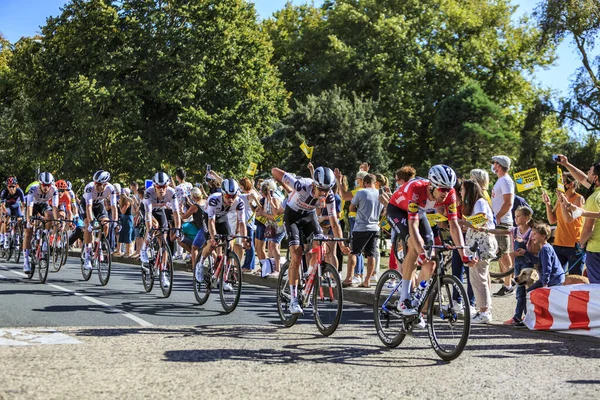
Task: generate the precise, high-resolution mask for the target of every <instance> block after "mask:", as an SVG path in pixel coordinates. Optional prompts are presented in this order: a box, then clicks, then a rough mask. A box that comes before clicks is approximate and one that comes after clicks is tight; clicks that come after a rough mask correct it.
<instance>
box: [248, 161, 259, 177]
mask: <svg viewBox="0 0 600 400" xmlns="http://www.w3.org/2000/svg"><path fill="white" fill-rule="evenodd" d="M257 167H258V164H256V163H253V162H251V163H250V165H248V169H247V170H246V175H248V176H254V175H256V168H257Z"/></svg>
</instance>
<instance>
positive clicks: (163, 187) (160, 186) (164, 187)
mask: <svg viewBox="0 0 600 400" xmlns="http://www.w3.org/2000/svg"><path fill="white" fill-rule="evenodd" d="M156 188H157V189H166V188H167V185H156Z"/></svg>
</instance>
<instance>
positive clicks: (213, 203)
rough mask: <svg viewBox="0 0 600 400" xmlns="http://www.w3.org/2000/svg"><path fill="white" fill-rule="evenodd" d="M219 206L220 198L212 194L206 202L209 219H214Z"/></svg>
mask: <svg viewBox="0 0 600 400" xmlns="http://www.w3.org/2000/svg"><path fill="white" fill-rule="evenodd" d="M218 206H219V199H218V198H217V197H213V196H210V197H209V198H208V201H207V202H206V215H207V216H208V218H209V219H214V218H215V216H216V215H217V207H218Z"/></svg>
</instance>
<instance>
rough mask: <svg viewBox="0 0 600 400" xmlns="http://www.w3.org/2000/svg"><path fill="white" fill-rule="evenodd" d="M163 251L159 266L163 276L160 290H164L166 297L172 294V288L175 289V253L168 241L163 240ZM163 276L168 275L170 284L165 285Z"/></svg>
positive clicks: (167, 278)
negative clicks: (173, 253)
mask: <svg viewBox="0 0 600 400" xmlns="http://www.w3.org/2000/svg"><path fill="white" fill-rule="evenodd" d="M162 251H163V254H162V257H161V265H159V266H158V271H159V275H160V277H161V282H160V290H162V294H163V296H164V298H165V299H166V298H167V297H169V296H170V295H171V290H173V255H172V254H171V249H170V248H169V245H168V244H167V242H166V241H163V248H162ZM163 276H166V280H167V282H168V283H169V285H168V286H165V285H163Z"/></svg>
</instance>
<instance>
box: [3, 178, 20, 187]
mask: <svg viewBox="0 0 600 400" xmlns="http://www.w3.org/2000/svg"><path fill="white" fill-rule="evenodd" d="M17 183H18V182H17V178H16V177H14V176H11V177H9V178H8V179H7V180H6V186H17Z"/></svg>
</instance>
